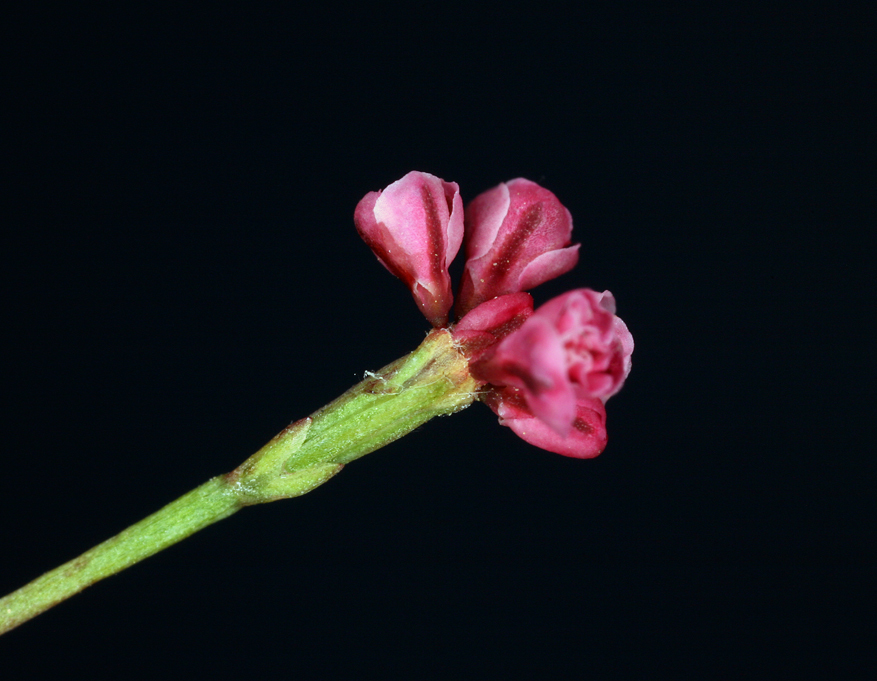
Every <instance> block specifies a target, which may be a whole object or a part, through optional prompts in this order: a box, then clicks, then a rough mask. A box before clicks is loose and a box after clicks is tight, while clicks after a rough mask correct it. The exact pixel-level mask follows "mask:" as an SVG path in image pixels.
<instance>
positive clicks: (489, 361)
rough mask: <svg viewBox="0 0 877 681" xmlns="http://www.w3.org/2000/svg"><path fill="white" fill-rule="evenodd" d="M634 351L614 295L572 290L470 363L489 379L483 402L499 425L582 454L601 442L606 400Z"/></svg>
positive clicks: (627, 369) (596, 450)
mask: <svg viewBox="0 0 877 681" xmlns="http://www.w3.org/2000/svg"><path fill="white" fill-rule="evenodd" d="M470 314H472V313H470ZM632 352H633V337H632V336H631V334H630V331H628V329H627V326H626V325H625V324H624V322H623V321H622V320H621V319H620V318H619V317H617V316H615V299H614V298H613V296H612V294H611V293H609V292H608V291H606V292H604V293H597V292H596V291H592V290H590V289H577V290H574V291H570V292H568V293H565V294H563V295H561V296H558V297H557V298H554V299H553V300H550V301H549V302H547V303H546V304H545V305H543V306H541V307H540V308H538V309H537V310H536V311H535V312H534V313H533V314H532V315H530V316H529V317H528V318H527V320H526V321H525V322H524V323H523V324H522V325H521V326H520V327H519V328H518V329H517V330H516V331H514V332H513V333H511V334H508V335H507V336H506V337H505V338H503V339H502V340H501V341H499V342H498V343H497V344H496V345H494V346H493V347H492V348H490V349H489V350H487V351H485V352H483V353H482V354H481V355H479V356H478V357H477V358H475V359H474V361H471V362H470V368H471V371H472V375H473V376H475V378H477V379H478V380H480V381H484V382H485V383H488V384H490V386H491V392H490V394H489V396H488V398H487V399H485V401H486V402H487V404H488V406H490V407H491V409H493V411H494V412H496V414H497V415H498V416H499V417H500V422H501V423H503V424H504V425H508V426H510V427H511V428H512V430H514V431H515V432H516V433H517V434H518V435H520V436H521V437H522V438H524V439H525V440H527V441H528V442H531V443H532V444H535V445H537V446H539V447H542V448H543V449H547V450H549V451H553V452H557V453H559V454H565V455H567V456H576V457H580V458H586V457H591V456H596V455H597V454H599V453H600V452H601V451H602V450H603V447H604V446H605V442H606V429H605V418H606V412H605V409H604V407H603V404H604V403H605V401H606V400H607V399H609V397H611V396H612V395H614V394H615V393H616V392H618V390H620V389H621V386H622V384H623V383H624V380H625V379H626V378H627V375H628V374H629V373H630V366H631V361H630V357H631V354H632Z"/></svg>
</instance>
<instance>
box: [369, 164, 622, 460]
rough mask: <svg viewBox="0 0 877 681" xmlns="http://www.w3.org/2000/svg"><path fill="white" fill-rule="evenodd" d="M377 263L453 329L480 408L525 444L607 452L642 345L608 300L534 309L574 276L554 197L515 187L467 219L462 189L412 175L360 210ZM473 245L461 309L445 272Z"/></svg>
mask: <svg viewBox="0 0 877 681" xmlns="http://www.w3.org/2000/svg"><path fill="white" fill-rule="evenodd" d="M354 222H355V223H356V228H357V230H358V231H359V233H360V235H361V236H362V238H363V239H364V240H365V242H366V243H367V244H368V245H369V246H370V247H371V249H372V250H373V251H374V253H375V255H377V257H378V260H380V262H381V263H382V264H383V265H384V267H386V268H387V269H388V270H389V271H390V272H392V273H393V274H394V275H396V276H397V277H399V278H400V279H401V280H402V281H404V282H405V284H406V285H407V286H408V288H409V289H410V290H411V292H412V294H413V296H414V299H415V301H417V304H418V305H419V306H420V309H421V310H422V311H423V313H424V315H425V316H426V318H427V319H428V320H429V321H430V323H432V325H433V326H434V327H436V328H445V327H447V328H449V329H450V331H451V333H452V334H453V336H454V340H455V343H457V344H458V346H459V347H460V349H461V351H462V352H463V353H464V354H465V355H466V357H467V358H468V360H469V368H470V371H471V373H472V376H473V377H474V378H476V379H477V380H478V381H480V382H481V383H483V384H484V394H483V397H482V399H483V401H484V402H485V403H486V404H487V405H488V406H489V407H490V408H491V409H493V411H494V412H495V413H496V414H497V415H498V416H499V419H500V423H501V424H503V425H506V426H509V427H510V428H511V429H512V430H513V431H514V432H515V433H517V434H518V435H519V436H520V437H521V438H523V439H524V440H526V441H527V442H530V443H532V444H534V445H536V446H538V447H541V448H543V449H547V450H549V451H552V452H557V453H558V454H564V455H566V456H573V457H578V458H589V457H593V456H597V454H599V453H600V452H602V451H603V448H604V447H605V446H606V410H605V407H604V404H605V402H606V400H607V399H608V398H609V397H611V396H612V395H614V394H615V393H616V392H618V390H619V389H620V388H621V386H622V384H623V383H624V380H625V378H627V375H628V373H629V372H630V357H631V353H632V352H633V338H632V336H631V335H630V332H629V331H628V329H627V326H626V325H625V324H624V322H623V321H621V319H620V318H619V317H617V316H616V315H615V300H614V298H613V297H612V294H611V293H609V292H608V291H606V292H604V293H597V292H595V291H592V290H590V289H577V290H574V291H570V292H568V293H565V294H563V295H561V296H558V297H557V298H554V299H553V300H551V301H549V302H547V303H546V304H544V305H542V306H541V307H539V308H538V309H536V310H535V311H534V309H533V299H532V297H531V296H530V295H529V294H528V293H525V291H526V290H528V289H531V288H533V287H535V286H538V285H539V284H541V283H544V282H546V281H548V280H550V279H553V278H554V277H557V276H560V275H561V274H564V273H566V272H568V271H569V270H571V269H572V268H573V267H574V266H575V264H576V262H577V261H578V249H579V244H575V245H571V235H572V218H571V217H570V214H569V211H568V210H566V208H564V207H563V205H562V204H561V203H560V201H558V199H557V197H556V196H554V194H552V193H551V192H550V191H548V190H547V189H544V188H543V187H540V186H539V185H537V184H536V183H534V182H530V181H529V180H525V179H520V178H519V179H516V180H512V181H510V182H507V183H503V184H500V185H498V186H497V187H494V188H493V189H491V190H489V191H487V192H484V193H483V194H481V195H480V196H478V197H476V198H475V200H474V201H472V202H471V203H470V204H469V205H468V206H467V207H466V209H465V213H464V211H463V203H462V199H461V197H460V190H459V187H458V186H457V184H455V183H453V182H445V181H444V180H442V179H440V178H438V177H435V176H434V175H430V174H428V173H421V172H410V173H408V174H407V175H406V176H405V177H403V178H402V179H401V180H398V181H397V182H394V183H393V184H391V185H390V186H388V187H387V188H386V189H384V190H383V191H380V192H370V193H369V194H367V195H366V196H365V197H364V198H363V199H362V201H360V202H359V205H358V206H357V207H356V212H355V214H354ZM464 239H465V249H466V264H465V268H464V272H463V280H462V282H461V284H460V289H459V295H458V296H457V302H456V307H455V312H456V315H457V318H458V321H457V322H456V323H455V324H451V325H449V314H450V311H451V308H452V306H453V305H454V299H453V294H452V292H451V282H450V276H449V274H448V266H449V265H450V264H451V261H452V260H453V259H454V257H455V256H456V254H457V252H458V251H459V249H460V247H461V245H462V244H463V241H464Z"/></svg>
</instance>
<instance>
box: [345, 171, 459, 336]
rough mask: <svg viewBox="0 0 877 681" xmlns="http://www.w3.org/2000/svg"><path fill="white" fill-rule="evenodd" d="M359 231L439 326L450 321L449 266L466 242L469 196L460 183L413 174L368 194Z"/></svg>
mask: <svg viewBox="0 0 877 681" xmlns="http://www.w3.org/2000/svg"><path fill="white" fill-rule="evenodd" d="M353 220H354V222H355V223H356V229H357V230H358V231H359V234H360V236H361V237H362V238H363V240H364V241H365V242H366V243H367V244H368V245H369V246H370V247H371V249H372V251H374V253H375V255H376V256H377V257H378V260H380V262H381V264H382V265H383V266H384V267H386V268H387V269H388V270H389V271H390V272H391V273H392V274H394V275H396V276H397V277H399V278H400V279H401V280H402V281H403V282H405V285H406V286H408V288H409V289H411V293H412V294H413V295H414V300H416V301H417V304H418V305H419V306H420V309H421V310H422V311H423V314H424V315H425V316H426V318H427V319H428V320H429V321H430V322H431V323H432V325H433V326H434V327H443V326H445V325H446V324H447V320H448V312H449V311H450V309H451V305H452V303H453V294H452V293H451V279H450V276H449V275H448V266H449V265H450V264H451V261H452V260H453V259H454V256H456V255H457V251H459V250H460V244H461V243H462V241H463V200H462V199H461V198H460V189H459V187H458V186H457V184H456V183H454V182H445V181H444V180H442V179H440V178H438V177H436V176H435V175H430V174H429V173H420V172H416V171H413V172H410V173H408V174H407V175H406V176H405V177H403V178H402V179H401V180H398V181H396V182H394V183H393V184H391V185H390V186H389V187H387V188H386V189H384V190H383V191H380V192H370V193H368V194H366V195H365V197H364V198H363V199H362V201H360V202H359V205H357V207H356V211H355V213H354V216H353Z"/></svg>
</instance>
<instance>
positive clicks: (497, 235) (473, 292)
mask: <svg viewBox="0 0 877 681" xmlns="http://www.w3.org/2000/svg"><path fill="white" fill-rule="evenodd" d="M571 234H572V217H571V216H570V214H569V211H568V210H567V209H566V208H564V207H563V205H562V204H561V203H560V201H558V199H557V197H556V196H555V195H554V194H552V193H551V192H550V191H548V190H547V189H544V188H543V187H540V186H539V185H538V184H536V183H535V182H530V180H525V179H523V178H518V179H516V180H512V181H510V182H508V183H502V184H499V185H497V186H496V187H494V188H493V189H491V190H489V191H486V192H484V193H483V194H480V195H479V196H477V197H476V198H475V200H474V201H472V203H470V204H469V205H468V206H467V207H466V258H467V260H466V266H465V271H464V272H463V280H462V281H461V283H460V294H459V296H458V297H457V314H458V315H459V316H462V315H464V314H466V313H467V312H469V310H471V309H473V308H475V307H477V306H478V305H480V304H481V303H483V302H484V301H485V300H490V299H491V298H494V297H496V296H501V295H505V294H507V293H516V292H518V291H527V290H529V289H532V288H534V287H536V286H538V285H539V284H542V283H544V282H546V281H548V280H550V279H554V278H555V277H559V276H560V275H561V274H564V273H566V272H568V271H569V270H571V269H572V268H573V267H575V264H576V262H578V257H579V256H578V249H579V244H576V245H575V246H570V237H571Z"/></svg>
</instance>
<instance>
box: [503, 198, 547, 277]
mask: <svg viewBox="0 0 877 681" xmlns="http://www.w3.org/2000/svg"><path fill="white" fill-rule="evenodd" d="M542 213H543V210H542V204H541V203H534V204H533V205H532V206H529V207H528V208H527V209H526V210H525V211H524V213H523V214H522V215H521V219H520V222H519V225H518V228H517V229H516V230H514V231H513V232H512V233H511V234H509V235H508V237H507V238H506V240H505V241H504V242H503V243H502V245H501V246H500V247H499V248H498V249H497V251H496V255H495V256H494V259H493V261H494V262H495V263H497V265H496V267H497V269H498V270H499V271H498V272H497V276H504V275H505V274H506V267H507V266H508V263H511V262H516V260H517V258H518V252H519V251H521V250H522V249H523V247H524V244H525V243H526V242H527V240H528V239H529V238H530V235H531V234H532V233H533V232H535V231H536V229H538V227H539V225H540V224H542Z"/></svg>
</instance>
